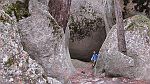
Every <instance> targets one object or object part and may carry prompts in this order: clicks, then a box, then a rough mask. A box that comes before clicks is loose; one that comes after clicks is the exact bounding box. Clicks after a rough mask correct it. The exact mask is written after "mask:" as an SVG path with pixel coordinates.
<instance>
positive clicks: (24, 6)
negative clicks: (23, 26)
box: [4, 0, 30, 21]
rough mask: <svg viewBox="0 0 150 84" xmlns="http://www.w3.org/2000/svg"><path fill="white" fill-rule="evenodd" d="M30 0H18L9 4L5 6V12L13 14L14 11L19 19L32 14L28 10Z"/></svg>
mask: <svg viewBox="0 0 150 84" xmlns="http://www.w3.org/2000/svg"><path fill="white" fill-rule="evenodd" d="M28 3H29V0H25V2H21V1H16V2H15V3H11V4H7V5H5V6H4V10H5V12H6V13H7V14H8V15H10V16H12V15H13V13H14V15H15V16H16V19H17V21H19V20H21V19H23V18H26V17H28V16H30V13H29V10H28Z"/></svg>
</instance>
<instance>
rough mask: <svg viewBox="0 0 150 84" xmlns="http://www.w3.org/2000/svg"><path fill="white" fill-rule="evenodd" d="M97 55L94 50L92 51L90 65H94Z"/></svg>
mask: <svg viewBox="0 0 150 84" xmlns="http://www.w3.org/2000/svg"><path fill="white" fill-rule="evenodd" d="M98 56H99V54H98V53H96V52H95V51H94V52H93V55H92V57H91V61H92V63H93V64H92V66H93V67H95V65H96V62H97V59H98Z"/></svg>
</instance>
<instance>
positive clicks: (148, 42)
mask: <svg viewBox="0 0 150 84" xmlns="http://www.w3.org/2000/svg"><path fill="white" fill-rule="evenodd" d="M124 28H125V30H126V31H125V39H126V46H127V55H121V53H120V52H118V47H117V43H118V41H117V29H116V26H113V28H112V29H111V31H110V32H109V34H108V36H107V38H106V40H105V42H104V44H103V45H102V48H101V49H100V53H101V55H102V57H101V58H100V60H99V61H98V63H97V73H100V72H101V71H103V70H105V72H106V73H107V74H108V75H112V76H124V77H129V78H137V79H150V73H149V71H150V20H149V19H148V18H147V17H145V16H143V15H136V16H133V17H130V18H128V19H126V20H124ZM119 54H120V55H119ZM115 56H116V57H115ZM118 56H124V57H123V58H122V59H118V60H116V61H115V59H117V58H118ZM127 58H130V60H129V61H128V62H127V63H124V61H127ZM121 60H122V61H121ZM119 61H120V62H119ZM118 62H119V63H120V64H118ZM133 62H134V65H133ZM128 64H132V66H127V67H126V66H125V65H128ZM118 65H119V66H118ZM113 66H117V67H113ZM120 66H122V67H120ZM127 73H128V74H127Z"/></svg>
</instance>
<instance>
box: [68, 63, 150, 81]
mask: <svg viewBox="0 0 150 84" xmlns="http://www.w3.org/2000/svg"><path fill="white" fill-rule="evenodd" d="M88 65H89V66H87V65H86V67H83V68H81V67H80V68H77V73H75V74H74V75H73V76H72V77H70V79H71V82H72V84H150V81H143V80H132V79H128V78H123V77H118V78H109V77H105V76H104V74H103V75H98V76H94V75H93V74H94V73H93V69H92V65H91V64H90V63H88Z"/></svg>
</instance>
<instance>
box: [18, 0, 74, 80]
mask: <svg viewBox="0 0 150 84" xmlns="http://www.w3.org/2000/svg"><path fill="white" fill-rule="evenodd" d="M29 11H30V13H31V16H29V17H28V18H25V19H22V20H20V21H19V24H18V27H19V29H20V32H21V36H22V44H23V46H24V49H25V51H27V52H28V53H29V55H30V56H31V58H32V59H35V60H36V61H37V62H38V63H39V64H40V65H41V66H42V68H43V69H44V71H45V72H46V74H47V76H49V77H53V78H56V79H57V80H59V81H61V82H62V83H64V82H66V81H67V80H68V77H69V76H70V75H71V74H72V73H73V72H74V71H75V69H74V67H73V65H72V63H71V59H70V55H69V54H68V53H69V51H68V50H67V48H66V45H65V34H64V33H63V29H62V28H61V27H60V26H59V25H58V24H57V22H56V21H55V19H54V18H53V17H52V16H51V15H50V14H49V12H48V11H47V5H45V4H43V3H41V2H38V1H36V0H34V1H33V0H31V1H30V2H29Z"/></svg>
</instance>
